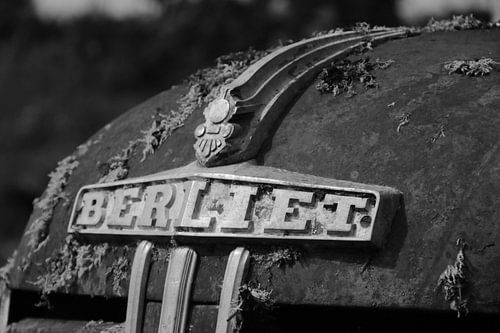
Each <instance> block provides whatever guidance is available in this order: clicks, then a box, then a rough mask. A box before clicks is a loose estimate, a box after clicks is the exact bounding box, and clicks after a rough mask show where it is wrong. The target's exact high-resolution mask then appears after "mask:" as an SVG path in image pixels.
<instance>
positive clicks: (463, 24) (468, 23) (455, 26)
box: [422, 14, 485, 32]
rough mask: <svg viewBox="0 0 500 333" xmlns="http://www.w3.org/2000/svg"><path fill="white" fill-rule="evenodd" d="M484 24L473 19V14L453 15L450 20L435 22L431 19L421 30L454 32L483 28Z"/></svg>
mask: <svg viewBox="0 0 500 333" xmlns="http://www.w3.org/2000/svg"><path fill="white" fill-rule="evenodd" d="M484 26H485V24H484V23H483V22H482V21H481V20H479V19H477V18H475V17H474V15H473V14H469V15H453V17H452V18H451V19H446V20H436V19H434V18H431V19H430V20H429V22H428V23H427V25H426V26H425V27H424V28H422V31H425V32H437V31H455V30H471V29H479V28H482V27H484Z"/></svg>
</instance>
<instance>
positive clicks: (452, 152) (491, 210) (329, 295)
mask: <svg viewBox="0 0 500 333" xmlns="http://www.w3.org/2000/svg"><path fill="white" fill-rule="evenodd" d="M499 54H500V31H498V30H489V31H460V32H454V33H432V34H423V35H421V36H417V37H413V38H411V39H404V40H395V41H389V42H387V43H385V44H382V45H380V46H378V47H376V48H374V50H373V51H372V52H370V53H369V55H370V56H371V57H372V58H373V59H376V58H381V59H393V60H394V61H395V63H394V64H393V65H392V66H391V67H390V68H388V69H385V70H379V71H376V72H375V73H374V74H375V76H376V77H377V81H378V83H379V87H378V89H371V90H367V91H361V90H358V94H357V95H356V96H354V97H353V98H349V99H347V98H344V97H343V96H342V95H340V96H332V95H321V94H320V93H319V92H318V91H317V90H316V89H314V87H310V88H309V89H307V90H306V91H305V92H304V94H303V95H302V96H301V97H300V98H298V100H297V102H296V103H295V105H294V106H293V107H292V108H291V109H290V111H289V112H288V113H286V115H283V119H282V120H280V121H279V122H277V123H276V128H277V129H276V132H275V133H274V136H273V138H272V140H268V141H267V142H266V143H265V145H264V147H263V148H262V149H261V150H260V151H259V153H258V154H257V163H258V164H261V165H265V166H273V167H277V168H282V169H288V170H291V171H296V172H300V173H303V174H312V175H316V176H320V177H326V178H335V179H349V180H352V181H356V182H363V183H372V184H383V185H387V186H391V187H394V188H397V189H399V190H400V191H402V192H403V193H404V194H405V206H404V207H405V210H404V212H405V213H403V212H401V214H399V215H397V216H396V218H395V220H394V221H393V224H392V229H391V232H390V234H389V235H388V243H387V244H386V246H385V247H384V248H383V249H381V250H379V251H376V252H373V251H365V250H361V249H345V248H344V249H342V248H339V249H335V250H334V251H332V250H331V249H326V248H322V247H316V248H310V247H308V246H305V247H303V246H301V245H300V244H298V245H297V244H296V246H297V248H298V250H299V251H300V252H302V253H303V255H302V257H301V259H300V260H299V261H298V262H296V263H295V265H293V266H286V265H285V266H282V267H281V268H280V267H275V266H273V267H271V268H268V267H266V266H268V265H265V264H264V263H262V262H258V261H255V262H254V264H253V265H252V269H251V272H250V277H249V278H250V279H251V280H257V281H259V282H261V283H262V286H263V288H270V289H271V288H272V289H273V293H272V296H273V298H274V299H275V300H276V301H277V302H278V303H288V304H319V305H338V306H347V305H356V306H362V307H369V306H377V307H383V308H413V309H414V308H418V309H432V310H449V304H448V303H447V302H446V301H445V300H444V297H443V295H442V294H440V293H439V291H438V290H436V288H435V287H436V285H437V281H438V279H439V276H440V274H441V273H442V272H443V271H444V270H445V268H446V266H447V265H448V264H452V263H453V261H454V258H455V255H456V253H457V251H458V249H457V248H456V246H455V242H456V240H457V238H459V237H460V238H462V239H465V241H466V242H467V243H468V244H469V246H468V248H467V249H466V250H465V256H466V258H467V261H468V262H469V263H470V268H471V272H472V275H471V276H470V283H471V284H472V286H473V299H471V303H470V309H471V311H472V312H476V311H477V312H495V313H499V312H500V306H499V304H500V296H499V295H500V272H499V270H498V267H499V265H500V252H499V251H496V250H495V249H496V247H497V246H498V244H500V229H499V228H498V223H497V221H499V220H500V215H499V214H500V212H499V210H498V209H497V207H496V205H495V202H496V201H497V198H498V197H499V196H500V179H499V174H500V172H499V170H498V166H499V165H500V159H499V158H500V157H499V156H500V155H499V154H498V151H499V150H498V142H500V137H499V136H500V133H499V131H498V128H499V126H500V114H499V113H498V108H499V103H500V100H499V94H498V91H499V87H500V84H499V73H498V72H492V73H491V74H490V75H489V76H484V77H479V78H470V77H465V76H460V75H449V74H448V73H447V71H445V70H444V69H443V64H444V63H445V62H446V61H449V60H453V59H456V58H460V59H474V58H480V57H483V56H490V57H493V58H495V59H496V58H498V55H499ZM183 91H185V89H184V88H175V89H174V90H172V91H170V92H167V93H164V94H162V95H160V96H159V97H156V98H154V99H152V100H151V101H149V102H147V103H145V104H143V105H142V106H139V107H138V108H136V109H135V110H133V111H132V112H130V113H127V114H126V115H124V116H123V117H121V118H119V119H117V121H116V122H114V123H113V124H112V126H111V128H110V129H108V130H103V131H101V132H100V133H98V134H97V135H96V137H98V136H99V135H100V134H102V140H101V143H100V144H96V145H93V146H91V147H89V151H88V152H87V154H86V155H85V157H84V158H82V159H81V161H80V165H79V167H78V168H76V169H75V170H74V172H73V174H72V176H71V177H70V178H69V179H68V183H67V186H66V192H67V193H68V198H70V202H69V203H68V205H64V204H63V202H62V201H61V203H60V204H59V205H58V206H57V207H56V209H55V212H54V218H53V222H52V224H51V225H50V230H49V231H50V232H49V240H48V242H47V244H46V246H45V247H43V248H41V249H40V251H38V252H37V253H35V254H34V255H33V256H32V257H31V259H30V262H31V263H32V264H31V265H29V266H28V268H27V269H26V270H25V271H21V270H19V269H17V268H16V269H15V270H13V272H12V274H11V276H12V281H11V282H12V283H11V285H12V286H13V288H15V289H28V290H37V288H35V287H34V286H33V285H32V284H31V283H30V282H32V281H34V280H36V278H37V277H38V276H39V275H41V274H44V273H45V269H44V266H43V263H44V261H45V259H46V258H48V257H50V256H51V255H52V254H53V252H54V250H55V249H57V248H59V247H60V246H61V244H63V243H64V239H65V237H66V235H67V227H68V224H67V223H68V221H69V218H70V214H71V212H70V207H71V204H72V202H71V200H73V198H74V197H75V196H76V193H77V191H78V189H79V188H81V187H82V186H84V185H86V184H91V183H96V182H97V181H98V179H99V178H100V176H101V175H100V172H99V170H98V168H97V167H96V161H106V160H108V159H109V158H110V157H111V156H113V155H114V154H116V153H117V151H119V150H120V149H122V148H123V147H125V146H127V144H128V142H129V141H130V140H133V139H135V138H136V137H137V136H138V135H139V133H140V131H141V130H144V129H146V128H148V127H149V125H150V120H151V116H154V114H155V112H156V108H158V107H161V108H164V109H166V110H169V109H174V108H175V107H176V104H175V102H174V100H175V99H176V98H177V97H178V96H179V95H180V92H183ZM407 115H410V116H409V123H407V124H406V125H404V126H401V127H400V131H399V132H398V131H397V128H398V125H399V124H401V120H402V119H405V117H406V116H407ZM406 118H408V117H406ZM202 122H203V119H202V114H201V109H200V110H198V111H197V112H195V113H193V115H192V116H191V117H190V118H188V120H187V122H186V124H185V127H184V128H183V129H181V130H178V131H175V132H174V133H173V134H172V136H171V137H170V138H169V139H168V140H167V141H166V142H165V143H164V144H163V145H162V146H160V147H159V148H158V150H157V151H156V153H155V155H153V156H151V157H149V158H148V159H146V160H145V161H144V162H143V163H140V159H141V154H133V155H132V158H131V159H130V160H129V167H130V172H129V176H130V177H134V176H145V175H148V174H152V173H155V172H160V171H163V170H166V169H173V168H175V167H179V166H182V165H186V164H188V163H189V162H192V161H193V155H192V142H193V141H192V133H193V131H194V129H195V127H196V125H198V124H199V123H202ZM441 130H443V132H444V134H445V136H442V135H441ZM436 134H439V135H436ZM257 176H260V175H257ZM39 214H40V212H39V211H38V210H35V211H34V213H33V216H32V218H31V220H32V221H33V220H34V219H36V218H37V216H38V215H39ZM79 239H81V241H82V242H83V243H84V244H86V243H85V242H87V243H89V244H96V243H100V241H96V240H95V239H93V240H88V239H86V238H84V237H79ZM178 241H179V242H180V243H181V245H191V244H184V243H183V242H185V240H178ZM26 243H27V239H24V240H23V241H22V243H21V246H20V253H19V256H18V259H17V261H16V266H17V267H20V266H21V265H20V264H21V263H22V260H23V258H25V257H26V252H27V247H26ZM109 243H110V244H111V245H113V246H115V247H114V248H113V249H111V250H110V251H109V252H108V253H107V254H106V256H105V257H104V258H103V262H102V265H101V266H100V267H99V268H98V269H97V270H96V271H92V272H90V273H89V274H88V275H87V276H85V277H83V278H82V279H80V280H79V281H78V284H77V286H76V288H75V289H71V290H70V292H72V293H79V294H89V295H90V294H96V295H111V296H113V295H116V294H114V293H113V291H112V288H111V286H110V285H111V281H110V279H106V278H104V276H105V272H106V269H107V268H109V267H110V266H111V265H112V263H113V260H114V258H115V257H117V256H120V255H123V253H122V252H123V250H119V249H118V248H119V247H120V246H124V245H129V246H130V249H134V248H135V245H134V242H133V241H130V242H129V241H128V240H119V239H112V240H109ZM166 243H167V242H165V241H164V240H158V244H159V245H160V246H166ZM188 243H189V242H188ZM193 247H195V248H196V251H197V252H198V253H199V254H200V270H199V272H198V273H197V274H196V276H195V280H194V284H193V288H194V290H193V299H196V300H203V302H204V304H216V303H217V302H218V300H219V298H220V285H221V283H222V280H223V279H222V276H223V274H224V267H225V264H226V262H227V255H228V254H229V253H230V251H231V248H228V247H224V245H223V244H218V249H214V246H213V245H210V244H203V242H201V243H197V244H196V245H193ZM233 247H234V245H233ZM259 250H260V251H261V253H264V254H265V253H271V252H272V251H273V248H272V244H261V246H260V249H259ZM120 251H122V252H120ZM253 252H254V251H253V250H252V251H251V253H253ZM129 259H131V258H129ZM159 265H160V264H158V263H156V262H155V263H153V264H152V271H151V275H150V279H149V281H148V293H147V298H148V299H153V298H154V299H156V300H161V293H162V287H161V286H162V285H163V283H164V279H165V275H164V273H161V272H165V271H164V269H165V268H164V267H159ZM162 274H163V276H161V275H162ZM303 281H307V283H301V282H303ZM127 284H128V282H127V281H125V282H124V283H123V285H124V287H125V286H126V285H127ZM158 286H160V287H158ZM158 290H159V291H158ZM122 297H123V296H122Z"/></svg>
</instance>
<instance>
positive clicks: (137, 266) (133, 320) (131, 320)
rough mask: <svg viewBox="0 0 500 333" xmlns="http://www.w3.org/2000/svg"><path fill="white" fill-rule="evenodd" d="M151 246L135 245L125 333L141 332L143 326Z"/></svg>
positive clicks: (143, 243)
mask: <svg viewBox="0 0 500 333" xmlns="http://www.w3.org/2000/svg"><path fill="white" fill-rule="evenodd" d="M152 246H153V244H152V243H151V242H148V241H142V242H141V243H140V244H139V245H137V249H136V250H135V255H134V262H133V263H132V272H131V274H130V283H129V290H128V294H127V297H128V304H127V318H126V320H125V333H138V332H140V331H141V328H142V325H143V319H144V304H145V301H146V286H147V283H148V275H149V265H150V262H151V248H152Z"/></svg>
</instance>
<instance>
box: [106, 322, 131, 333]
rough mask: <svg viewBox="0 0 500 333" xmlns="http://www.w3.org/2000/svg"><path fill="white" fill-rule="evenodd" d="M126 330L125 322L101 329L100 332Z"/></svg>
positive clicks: (108, 332)
mask: <svg viewBox="0 0 500 333" xmlns="http://www.w3.org/2000/svg"><path fill="white" fill-rule="evenodd" d="M123 332H125V323H121V324H116V325H113V326H111V327H108V328H105V329H103V330H101V332H100V333H123Z"/></svg>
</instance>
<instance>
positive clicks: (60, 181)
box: [25, 140, 94, 261]
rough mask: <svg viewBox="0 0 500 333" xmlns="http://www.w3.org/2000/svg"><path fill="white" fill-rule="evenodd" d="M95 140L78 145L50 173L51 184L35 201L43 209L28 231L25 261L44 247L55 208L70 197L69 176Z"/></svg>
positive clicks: (36, 205)
mask: <svg viewBox="0 0 500 333" xmlns="http://www.w3.org/2000/svg"><path fill="white" fill-rule="evenodd" d="M92 144H94V141H92V140H89V141H87V142H86V143H84V144H82V145H80V146H78V147H77V148H76V150H75V152H74V153H73V154H72V155H70V156H68V157H66V158H64V159H63V160H62V161H60V162H58V163H57V167H56V169H55V170H54V171H52V172H51V173H50V174H49V184H48V185H47V189H46V190H45V193H44V195H43V197H41V198H37V199H35V200H34V201H33V205H34V206H35V208H37V209H39V210H40V211H41V213H40V215H39V216H38V217H37V218H36V219H35V220H34V221H33V223H31V225H30V226H29V227H28V230H27V231H26V236H27V237H28V243H27V246H28V247H29V249H30V251H29V252H28V255H27V258H25V261H28V260H29V258H30V257H31V254H32V253H33V252H37V251H38V250H39V249H40V248H42V247H43V246H44V245H45V244H46V242H47V240H48V233H49V225H50V222H51V221H52V218H53V216H54V209H55V207H56V206H57V204H58V203H59V201H60V200H61V199H62V200H64V201H65V202H67V200H68V198H67V195H66V193H65V192H64V189H65V187H66V185H67V184H68V180H69V177H70V176H71V175H72V174H73V172H74V171H75V169H76V168H77V167H78V165H79V164H80V163H79V162H78V159H79V158H81V157H82V156H83V155H85V154H86V153H87V151H88V149H89V147H90V145H92Z"/></svg>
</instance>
